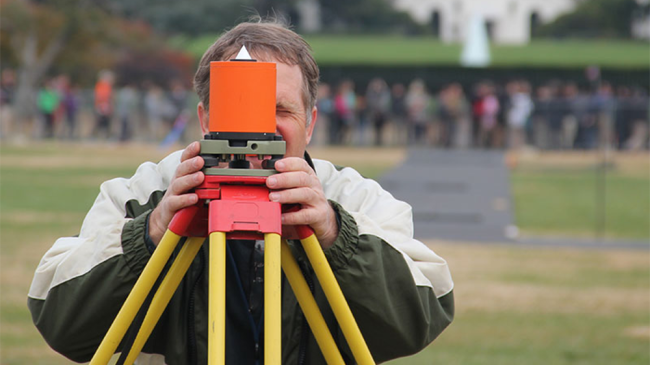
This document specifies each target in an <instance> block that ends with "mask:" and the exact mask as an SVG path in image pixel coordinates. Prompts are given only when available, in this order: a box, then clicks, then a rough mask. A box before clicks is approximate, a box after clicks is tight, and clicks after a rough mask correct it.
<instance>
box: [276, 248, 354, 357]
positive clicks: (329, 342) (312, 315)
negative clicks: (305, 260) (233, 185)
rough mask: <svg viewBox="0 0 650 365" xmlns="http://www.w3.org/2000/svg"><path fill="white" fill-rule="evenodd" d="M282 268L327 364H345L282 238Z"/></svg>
mask: <svg viewBox="0 0 650 365" xmlns="http://www.w3.org/2000/svg"><path fill="white" fill-rule="evenodd" d="M282 270H284V273H285V275H286V276H287V279H288V280H289V284H290V285H291V289H293V292H294V294H296V298H297V299H298V304H300V308H302V312H303V313H304V314H305V318H307V323H309V327H310V328H311V331H312V332H313V333H314V337H315V338H316V342H317V343H318V347H320V350H321V352H322V353H323V356H324V357H325V361H327V364H328V365H333V364H345V361H343V357H342V356H341V352H340V351H339V349H338V347H336V343H335V342H334V338H333V337H332V334H331V333H330V330H329V328H327V323H325V319H324V318H323V315H322V314H321V311H320V309H319V308H318V305H317V304H316V300H314V296H313V295H312V293H311V291H310V290H309V285H307V281H305V278H304V276H303V275H302V271H300V267H298V263H297V262H296V259H295V258H294V257H293V253H291V249H290V248H289V245H288V244H287V242H286V241H284V240H282Z"/></svg>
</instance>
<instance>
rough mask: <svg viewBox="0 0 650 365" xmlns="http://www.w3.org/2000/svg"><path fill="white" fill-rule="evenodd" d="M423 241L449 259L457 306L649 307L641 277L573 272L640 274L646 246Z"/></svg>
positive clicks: (593, 310)
mask: <svg viewBox="0 0 650 365" xmlns="http://www.w3.org/2000/svg"><path fill="white" fill-rule="evenodd" d="M426 243H427V245H428V246H429V247H431V248H432V249H434V250H435V251H436V252H437V253H438V254H440V255H441V256H442V257H444V258H445V259H446V260H447V262H448V263H449V266H450V268H451V272H452V276H453V278H454V282H455V284H456V285H455V289H454V293H455V296H456V298H457V304H458V309H459V311H470V310H478V311H485V312H497V311H514V312H520V313H563V314H570V313H580V314H602V315H607V314H613V313H625V312H643V311H647V309H648V308H650V295H649V294H650V285H649V284H648V280H644V278H643V277H642V278H641V279H636V278H634V277H633V278H634V279H635V280H637V281H639V282H642V283H643V284H642V285H631V286H630V285H627V284H628V283H616V282H615V279H612V280H613V281H611V280H610V281H609V282H598V279H590V278H586V279H582V278H578V277H579V276H580V275H585V273H590V272H599V271H600V273H599V275H605V276H606V275H607V273H608V272H610V271H612V270H614V271H617V272H619V273H620V272H622V273H624V274H627V273H629V272H631V273H632V274H630V275H637V274H636V273H637V272H640V274H638V275H643V272H645V271H647V270H648V268H649V267H650V262H649V261H648V252H647V251H641V252H638V251H626V250H584V249H568V248H535V247H517V246H510V245H501V246H499V245H493V244H489V245H486V244H469V243H447V242H442V241H427V242H426ZM623 277H625V276H623ZM583 280H596V282H590V283H588V285H585V282H583ZM566 281H568V282H569V283H565V282H566Z"/></svg>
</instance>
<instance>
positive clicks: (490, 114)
mask: <svg viewBox="0 0 650 365" xmlns="http://www.w3.org/2000/svg"><path fill="white" fill-rule="evenodd" d="M479 96H480V99H481V101H480V103H481V115H480V119H479V136H478V139H479V146H480V147H482V148H490V147H494V146H495V138H496V135H495V133H496V128H497V115H498V113H499V108H500V105H499V99H497V97H496V95H495V93H494V87H493V86H492V84H490V83H484V84H482V85H481V86H479Z"/></svg>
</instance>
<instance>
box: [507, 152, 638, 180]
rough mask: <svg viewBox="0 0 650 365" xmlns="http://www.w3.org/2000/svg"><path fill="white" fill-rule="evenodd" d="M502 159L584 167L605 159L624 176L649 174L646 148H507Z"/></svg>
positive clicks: (554, 166) (519, 164) (520, 165)
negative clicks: (562, 149)
mask: <svg viewBox="0 0 650 365" xmlns="http://www.w3.org/2000/svg"><path fill="white" fill-rule="evenodd" d="M506 160H507V161H508V163H509V164H510V166H511V167H517V168H532V169H567V170H568V169H576V168H577V169H587V168H594V167H596V166H599V165H600V164H601V163H602V162H603V161H606V162H607V164H608V166H610V167H613V168H614V169H615V170H616V171H617V172H619V173H621V174H623V175H625V176H638V177H645V178H647V177H648V176H649V175H650V155H648V153H647V152H618V151H608V152H607V154H604V153H603V152H601V151H562V152H552V151H544V152H539V151H524V152H509V153H508V154H507V156H506Z"/></svg>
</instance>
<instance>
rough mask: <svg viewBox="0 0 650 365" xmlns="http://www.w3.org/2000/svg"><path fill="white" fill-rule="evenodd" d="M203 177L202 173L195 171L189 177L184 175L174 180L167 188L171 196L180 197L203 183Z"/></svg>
mask: <svg viewBox="0 0 650 365" xmlns="http://www.w3.org/2000/svg"><path fill="white" fill-rule="evenodd" d="M203 179H204V175H203V173H202V172H200V171H197V172H195V173H193V174H190V175H185V176H181V177H178V178H176V179H174V181H173V182H172V183H171V185H170V186H169V191H170V193H171V194H172V196H173V195H180V194H182V193H184V192H186V191H188V190H190V189H192V188H195V187H196V186H198V185H199V184H201V183H202V182H203Z"/></svg>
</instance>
